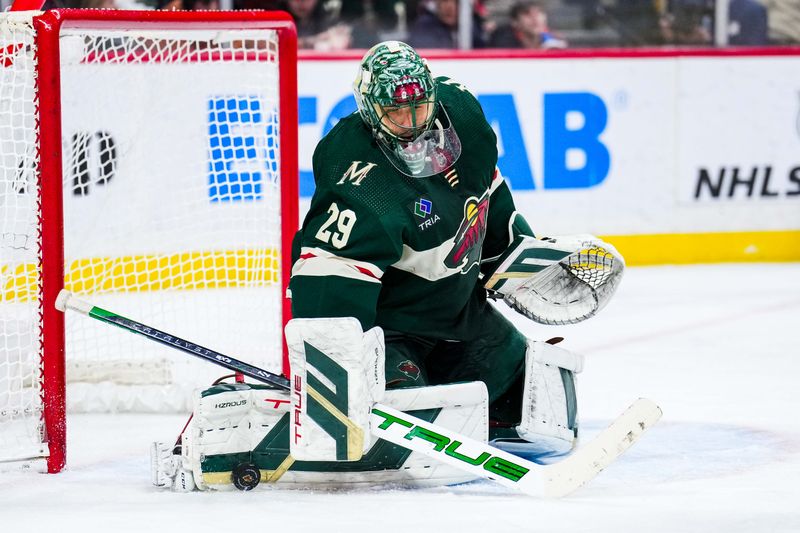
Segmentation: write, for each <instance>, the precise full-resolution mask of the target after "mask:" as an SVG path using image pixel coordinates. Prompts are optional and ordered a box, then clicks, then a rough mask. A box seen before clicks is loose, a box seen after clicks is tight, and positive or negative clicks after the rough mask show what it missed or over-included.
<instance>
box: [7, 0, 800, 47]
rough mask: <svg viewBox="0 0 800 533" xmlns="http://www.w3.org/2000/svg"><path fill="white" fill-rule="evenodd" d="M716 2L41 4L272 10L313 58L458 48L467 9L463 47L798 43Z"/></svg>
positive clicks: (777, 17) (765, 0)
mask: <svg viewBox="0 0 800 533" xmlns="http://www.w3.org/2000/svg"><path fill="white" fill-rule="evenodd" d="M0 1H3V2H7V1H10V0H0ZM460 1H467V2H471V3H472V6H471V8H469V7H467V8H465V9H462V8H461V6H460V5H459V2H460ZM717 1H723V0H47V4H46V6H47V7H83V8H107V9H177V10H216V9H225V8H232V9H282V10H285V11H288V12H289V13H290V14H291V15H292V16H293V17H294V20H295V23H296V24H297V30H298V37H299V46H300V48H304V49H312V50H318V51H335V50H343V49H347V48H362V49H363V48H369V47H370V46H371V45H372V44H374V43H376V42H379V41H381V40H385V39H400V40H404V41H406V42H408V43H409V44H411V45H412V46H414V47H417V48H440V49H441V48H443V49H454V48H459V43H460V41H459V22H460V21H459V18H460V13H462V12H463V13H468V12H469V11H471V15H472V16H471V17H470V18H471V20H470V21H469V24H467V27H468V28H470V27H471V36H470V35H469V33H468V32H466V31H465V36H466V37H467V38H468V39H467V40H469V41H471V42H470V45H471V48H512V49H514V48H516V49H559V48H566V47H568V46H569V47H588V48H596V47H619V46H662V45H664V46H670V45H671V46H713V45H714V44H715V43H716V44H720V42H723V43H725V44H726V45H731V46H764V45H794V44H800V0H724V1H727V2H728V9H727V17H726V18H727V20H724V21H723V23H722V25H721V27H722V28H724V30H723V31H722V32H720V31H719V30H716V31H715V28H717V26H718V24H717V22H716V18H717V17H719V15H720V13H719V10H718V9H717V6H716V2H717ZM470 37H471V38H470ZM720 39H723V40H722V41H720ZM462 40H463V38H462Z"/></svg>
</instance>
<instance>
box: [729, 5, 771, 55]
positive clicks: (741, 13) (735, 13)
mask: <svg viewBox="0 0 800 533" xmlns="http://www.w3.org/2000/svg"><path fill="white" fill-rule="evenodd" d="M728 44H731V45H734V46H764V45H766V44H767V8H766V7H764V6H763V5H761V4H760V3H759V2H757V1H756V0H731V3H730V4H729V11H728Z"/></svg>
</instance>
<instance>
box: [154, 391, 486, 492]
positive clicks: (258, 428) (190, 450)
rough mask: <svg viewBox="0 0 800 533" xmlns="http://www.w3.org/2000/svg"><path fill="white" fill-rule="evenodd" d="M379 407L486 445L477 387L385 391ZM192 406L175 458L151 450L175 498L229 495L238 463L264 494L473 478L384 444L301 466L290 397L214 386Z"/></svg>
mask: <svg viewBox="0 0 800 533" xmlns="http://www.w3.org/2000/svg"><path fill="white" fill-rule="evenodd" d="M382 403H383V404H385V405H387V406H389V407H393V408H395V409H398V410H401V411H405V412H412V413H415V414H417V416H423V417H427V419H430V420H432V421H435V423H436V424H437V425H440V426H441V427H444V428H447V429H450V430H452V431H456V432H458V433H461V434H463V435H466V436H468V437H470V438H473V439H475V440H479V441H481V442H486V440H487V438H488V420H489V415H488V393H487V391H486V386H485V385H484V384H483V383H481V382H471V383H458V384H453V385H438V386H433V387H410V388H404V389H397V390H390V391H386V393H385V396H384V399H383V402H382ZM194 405H195V408H194V413H193V416H192V419H191V421H190V423H189V425H188V426H187V428H186V430H185V431H184V433H183V436H182V446H181V455H172V448H173V445H163V444H157V443H154V445H153V447H152V448H151V458H152V460H153V483H154V484H155V485H157V486H160V487H164V488H171V489H172V490H175V491H185V490H187V489H188V490H191V488H195V487H196V488H197V489H199V490H207V489H215V490H230V489H232V488H233V487H234V484H233V475H234V473H233V470H235V467H236V466H237V465H239V464H241V463H243V462H244V463H250V464H253V465H254V467H255V468H256V469H257V470H258V472H259V477H260V485H259V486H266V487H268V486H270V485H274V484H277V485H279V486H285V487H298V488H308V487H315V486H326V487H357V486H371V485H379V484H386V483H390V484H392V485H404V486H440V485H445V484H452V483H463V482H466V481H470V480H472V479H475V478H474V476H472V475H470V474H468V473H465V472H464V471H463V470H460V469H456V468H454V467H452V466H449V465H446V464H443V463H441V462H439V461H437V460H435V459H432V458H430V457H428V456H426V455H423V454H420V453H416V452H405V453H403V452H402V450H400V453H398V452H397V451H396V450H397V449H396V448H393V445H391V444H389V443H386V442H384V441H376V442H373V443H372V445H371V448H370V450H369V451H368V454H367V455H366V456H365V457H364V458H363V459H362V460H361V461H356V462H351V463H342V462H333V461H331V462H320V461H315V462H313V463H311V464H312V465H313V467H308V466H306V465H304V464H303V463H302V462H301V461H297V460H296V459H295V458H294V457H293V456H291V455H290V454H289V453H288V452H289V433H290V432H289V429H290V424H289V419H290V418H291V417H292V416H293V407H292V405H291V392H290V391H284V390H278V389H273V388H270V387H264V386H257V385H250V384H226V385H218V386H214V387H212V388H211V389H208V390H206V391H202V392H199V391H198V393H197V396H196V397H195V403H194ZM426 413H427V414H426ZM273 436H277V437H275V438H274V439H273V438H272V437H273ZM373 448H375V449H374V450H373ZM392 449H394V450H395V451H391V450H392ZM343 465H346V466H347V468H342V466H343Z"/></svg>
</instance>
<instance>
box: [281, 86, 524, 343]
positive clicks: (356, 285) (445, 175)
mask: <svg viewBox="0 0 800 533" xmlns="http://www.w3.org/2000/svg"><path fill="white" fill-rule="evenodd" d="M436 84H437V93H438V97H439V103H440V109H439V111H438V113H439V114H442V113H443V111H442V110H441V107H443V108H444V110H445V112H446V117H443V119H445V120H446V119H449V123H450V124H451V125H452V127H453V129H454V130H455V132H456V133H457V135H458V138H459V139H460V141H461V147H462V150H461V156H460V157H459V158H458V160H457V161H456V163H455V165H453V166H451V167H450V168H448V169H447V170H446V171H444V172H442V173H440V174H437V175H434V176H430V177H426V178H412V177H409V176H407V175H405V174H403V173H401V172H399V171H398V170H397V169H396V168H395V167H394V166H392V163H391V162H390V161H389V160H388V159H387V157H386V156H385V155H384V154H383V152H382V151H381V149H380V147H379V146H378V145H377V142H376V141H375V139H374V138H373V136H372V134H371V132H370V130H369V129H368V128H367V127H366V126H365V125H364V123H363V122H362V120H361V117H360V116H359V115H358V113H354V114H352V115H350V116H348V117H346V118H344V119H342V120H341V121H339V123H338V124H337V125H336V126H335V127H334V128H333V129H332V130H331V131H330V133H328V134H327V135H326V136H325V137H324V138H323V139H322V140H321V141H320V143H319V145H318V146H317V148H316V150H315V152H314V158H313V165H314V179H315V181H316V187H317V188H316V192H315V194H314V196H313V198H312V200H311V206H310V210H309V212H308V215H307V216H306V218H305V221H304V223H303V226H302V229H301V230H300V232H298V235H297V236H296V238H295V250H294V254H295V255H294V266H293V268H292V278H291V283H290V289H291V296H292V313H293V315H294V317H295V318H313V317H333V316H353V317H356V318H358V319H359V320H360V321H361V325H362V327H363V328H364V330H367V329H369V328H371V327H373V326H375V325H377V326H381V327H382V328H384V329H385V330H392V331H398V332H404V333H408V334H413V335H419V336H424V337H430V338H434V339H449V340H471V339H472V338H473V336H474V333H473V332H474V331H476V330H477V328H475V324H476V321H479V320H481V314H482V311H483V309H484V306H486V305H488V304H487V303H486V295H485V291H484V289H483V288H482V286H481V284H480V282H479V275H480V272H481V267H482V266H483V267H484V268H486V266H487V264H488V263H489V262H491V259H492V258H496V257H497V256H499V255H500V254H501V253H502V252H503V251H504V250H505V249H506V247H507V246H508V245H509V244H510V242H511V240H512V233H513V234H514V235H516V234H518V233H524V234H528V235H532V233H531V231H530V228H528V226H527V224H526V223H525V221H524V220H523V219H522V217H520V216H518V214H517V213H516V212H515V210H514V203H513V200H512V198H511V193H510V191H509V189H508V187H507V186H506V184H505V182H504V180H503V178H502V176H501V175H500V174H499V172H497V169H496V164H497V146H496V141H497V139H496V137H495V134H494V132H493V131H492V129H491V127H490V126H489V124H488V123H487V122H486V119H485V118H484V115H483V111H482V110H481V107H480V104H479V103H478V101H477V100H476V99H475V98H474V97H473V96H472V95H471V94H470V93H469V92H468V91H467V90H466V89H465V88H464V87H463V86H461V85H459V84H456V83H454V82H452V81H451V80H448V79H447V78H437V79H436Z"/></svg>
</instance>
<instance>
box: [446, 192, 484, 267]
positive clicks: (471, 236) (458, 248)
mask: <svg viewBox="0 0 800 533" xmlns="http://www.w3.org/2000/svg"><path fill="white" fill-rule="evenodd" d="M488 214H489V192H488V191H487V192H486V194H484V195H483V197H482V198H480V199H478V198H475V197H474V196H472V197H470V198H468V199H467V201H466V202H465V203H464V219H463V220H462V221H461V226H460V227H459V228H458V231H457V232H456V236H455V238H454V239H453V249H452V250H451V251H450V253H449V254H448V255H447V257H446V258H445V260H444V264H445V265H447V266H448V267H449V268H460V269H461V272H462V273H467V272H468V271H469V269H470V268H472V266H473V265H476V264H478V263H479V262H480V260H481V245H482V244H483V238H484V237H485V236H486V221H487V218H488Z"/></svg>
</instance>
